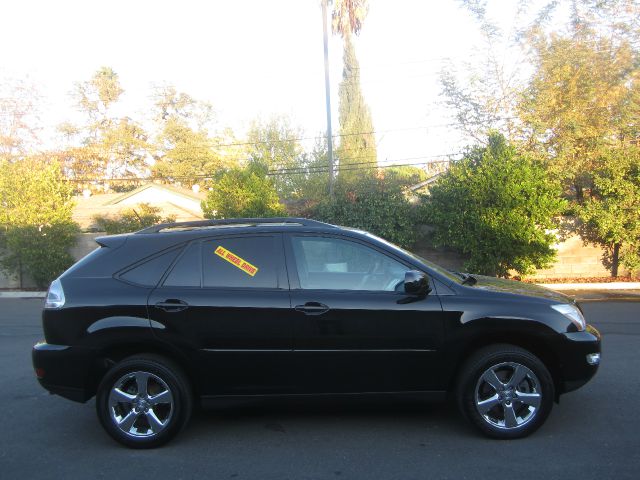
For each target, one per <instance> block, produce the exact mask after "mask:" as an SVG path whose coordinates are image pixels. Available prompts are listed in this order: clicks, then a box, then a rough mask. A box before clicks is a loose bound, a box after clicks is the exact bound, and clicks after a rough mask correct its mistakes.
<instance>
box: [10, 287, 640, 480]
mask: <svg viewBox="0 0 640 480" xmlns="http://www.w3.org/2000/svg"><path fill="white" fill-rule="evenodd" d="M41 304H42V300H41V299H40V300H26V299H15V300H12V299H0V365H1V368H0V385H2V388H0V405H1V406H2V410H1V414H0V478H2V479H14V478H15V479H39V478H55V479H75V478H82V479H87V478H116V479H118V480H120V479H128V478H138V479H144V478H154V479H155V478H157V479H164V478H171V479H180V478H184V479H190V478H207V479H215V480H218V479H238V480H240V479H260V480H267V479H292V480H293V479H295V480H297V479H357V478H362V479H371V480H374V479H403V480H405V479H421V480H423V479H440V478H443V479H444V478H450V479H476V478H491V479H505V478H510V479H517V480H522V479H529V478H531V479H537V480H539V479H544V480H551V479H556V478H558V479H560V478H561V479H563V480H567V479H574V478H575V479H581V480H586V479H612V478H615V479H624V478H629V479H631V478H633V479H637V478H640V412H639V411H640V318H639V315H638V314H639V313H640V303H637V302H630V301H618V300H615V301H612V300H608V301H602V302H590V303H587V304H585V311H586V316H587V320H588V321H589V322H590V323H592V324H594V325H595V326H597V327H598V328H599V329H600V330H601V331H602V332H603V334H604V336H605V337H604V341H603V342H604V343H603V350H604V353H603V365H602V367H601V368H600V371H599V372H598V375H597V376H596V378H595V379H594V380H593V381H592V382H591V383H589V384H588V385H587V386H585V387H584V388H582V389H580V390H578V391H576V392H573V393H571V394H568V395H566V396H563V397H562V399H561V402H560V404H559V405H556V406H555V407H554V410H553V411H552V413H551V416H550V417H549V419H548V420H547V423H546V424H545V425H544V426H543V427H542V428H541V429H540V430H538V432H536V433H535V434H534V435H533V436H531V437H529V438H526V439H522V440H517V441H496V440H489V439H486V438H483V437H481V436H479V435H478V434H476V432H475V431H474V430H472V429H471V428H470V427H469V426H468V425H467V424H466V423H465V422H464V421H463V420H462V419H461V418H460V417H459V415H458V414H457V412H456V410H455V409H454V408H453V407H451V406H447V405H422V404H419V403H412V402H406V401H403V402H394V403H380V402H376V403H372V402H370V401H366V402H365V401H350V402H348V403H345V402H341V403H339V404H336V403H335V402H333V403H326V402H318V401H316V402H305V403H295V404H291V403H287V404H281V403H279V404H276V405H258V406H255V405H254V406H233V407H227V408H222V409H218V410H215V411H211V412H206V413H197V414H196V415H195V416H194V418H193V419H192V421H191V424H190V425H189V427H188V428H187V429H186V430H185V431H184V432H183V433H182V434H181V435H180V436H179V437H178V438H177V439H175V440H174V441H173V442H172V443H170V444H169V445H168V446H166V447H164V448H161V449H157V450H150V451H134V450H128V449H125V448H123V447H120V446H119V445H118V444H116V443H115V442H113V441H112V440H111V439H110V438H109V437H108V436H107V435H106V434H105V433H104V432H103V431H102V429H101V428H100V426H99V424H98V421H97V418H96V416H95V410H94V408H95V404H94V402H93V401H90V402H88V403H87V404H84V405H82V404H77V403H73V402H70V401H67V400H65V399H63V398H60V397H57V396H51V395H49V394H47V393H46V392H45V391H44V390H43V389H42V388H41V387H40V386H39V385H38V384H37V382H36V380H35V377H34V375H33V373H32V369H31V359H30V348H31V346H32V344H33V343H35V342H36V341H37V340H39V339H40V338H41V337H42V332H41V327H40V321H39V309H40V306H41Z"/></svg>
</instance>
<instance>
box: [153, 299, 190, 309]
mask: <svg viewBox="0 0 640 480" xmlns="http://www.w3.org/2000/svg"><path fill="white" fill-rule="evenodd" d="M156 308H159V309H160V310H164V311H165V312H181V311H182V310H185V309H187V308H189V304H188V303H187V302H184V301H182V300H177V299H175V298H168V299H167V300H165V301H164V302H158V303H156Z"/></svg>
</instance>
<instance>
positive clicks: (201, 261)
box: [148, 234, 293, 395]
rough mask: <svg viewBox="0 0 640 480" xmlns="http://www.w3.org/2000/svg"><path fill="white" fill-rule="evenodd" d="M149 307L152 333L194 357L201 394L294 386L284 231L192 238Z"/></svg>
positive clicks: (275, 390)
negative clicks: (289, 369)
mask: <svg viewBox="0 0 640 480" xmlns="http://www.w3.org/2000/svg"><path fill="white" fill-rule="evenodd" d="M148 305H149V316H150V318H151V320H152V325H153V326H155V327H156V328H155V329H154V332H155V333H156V335H157V336H158V338H160V339H161V340H163V341H165V342H168V343H170V344H172V345H174V346H176V347H178V348H180V349H181V350H182V351H183V352H185V354H186V355H187V356H188V357H189V359H190V360H191V362H190V363H191V364H192V365H194V366H195V368H196V370H197V372H196V373H197V377H198V378H199V379H200V381H201V390H202V393H203V394H204V395H218V394H254V393H281V392H287V391H290V390H291V388H292V386H291V382H292V380H291V377H290V376H289V375H288V374H287V365H288V362H289V361H290V360H291V354H292V347H293V340H292V336H293V323H292V322H293V318H292V313H291V308H290V307H291V303H290V298H289V286H288V280H287V274H286V268H285V264H284V252H283V244H282V236H281V234H255V235H242V236H237V235H236V236H233V235H229V236H224V237H222V236H221V237H216V238H209V239H203V240H196V241H193V242H191V243H190V244H188V245H187V246H186V248H185V249H184V251H183V252H182V255H181V256H180V257H179V258H178V259H177V260H176V262H175V263H174V265H173V266H172V268H171V269H170V270H169V272H168V273H167V274H166V275H165V278H164V279H163V281H162V283H161V285H160V286H159V287H158V288H156V289H155V290H154V291H153V292H152V293H151V295H150V297H149V302H148Z"/></svg>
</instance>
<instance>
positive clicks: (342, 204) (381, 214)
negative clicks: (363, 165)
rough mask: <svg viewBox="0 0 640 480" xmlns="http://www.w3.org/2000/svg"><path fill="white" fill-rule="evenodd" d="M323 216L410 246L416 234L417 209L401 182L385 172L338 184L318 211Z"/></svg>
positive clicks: (325, 218) (315, 214) (318, 216)
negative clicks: (405, 192)
mask: <svg viewBox="0 0 640 480" xmlns="http://www.w3.org/2000/svg"><path fill="white" fill-rule="evenodd" d="M314 216H315V217H317V218H318V219H320V220H323V221H326V222H330V223H334V224H338V225H344V226H348V227H354V228H361V229H363V230H367V231H369V232H371V233H374V234H376V235H379V236H380V237H383V238H385V239H387V240H389V241H391V242H394V243H397V244H398V245H402V246H404V247H410V246H411V245H412V244H413V243H414V241H415V238H416V236H415V235H416V229H415V212H414V209H413V207H412V206H411V205H410V204H409V201H408V199H407V197H406V196H405V194H404V189H403V188H402V186H401V185H400V184H398V183H397V182H393V181H390V182H387V181H385V179H384V177H383V176H382V175H380V176H374V175H364V176H361V177H360V178H359V179H354V180H352V181H349V182H344V181H340V182H338V184H337V185H336V191H335V197H334V199H333V200H331V199H328V198H325V200H324V201H323V202H321V203H320V204H319V205H318V207H317V209H316V210H315V212H314Z"/></svg>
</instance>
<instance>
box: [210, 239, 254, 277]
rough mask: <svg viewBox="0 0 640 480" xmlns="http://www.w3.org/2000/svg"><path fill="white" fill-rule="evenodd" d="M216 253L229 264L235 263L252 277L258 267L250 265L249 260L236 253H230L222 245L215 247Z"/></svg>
mask: <svg viewBox="0 0 640 480" xmlns="http://www.w3.org/2000/svg"><path fill="white" fill-rule="evenodd" d="M216 255H218V256H219V257H220V258H223V259H224V260H226V261H227V262H229V263H230V264H232V265H235V266H236V267H238V268H239V269H240V270H242V271H243V272H244V273H246V274H248V275H251V276H252V277H253V276H254V275H255V274H256V273H257V272H258V267H256V266H254V265H251V264H250V263H249V262H247V261H246V260H244V259H242V258H240V257H239V256H238V255H235V254H233V253H231V252H230V251H229V250H227V249H226V248H224V247H221V246H218V248H216Z"/></svg>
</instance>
